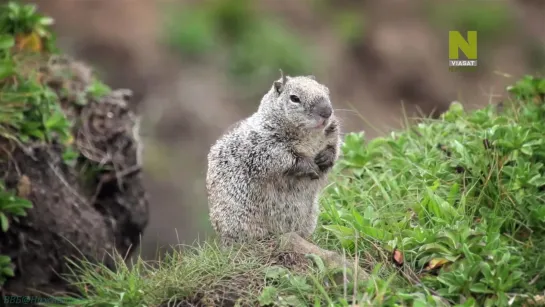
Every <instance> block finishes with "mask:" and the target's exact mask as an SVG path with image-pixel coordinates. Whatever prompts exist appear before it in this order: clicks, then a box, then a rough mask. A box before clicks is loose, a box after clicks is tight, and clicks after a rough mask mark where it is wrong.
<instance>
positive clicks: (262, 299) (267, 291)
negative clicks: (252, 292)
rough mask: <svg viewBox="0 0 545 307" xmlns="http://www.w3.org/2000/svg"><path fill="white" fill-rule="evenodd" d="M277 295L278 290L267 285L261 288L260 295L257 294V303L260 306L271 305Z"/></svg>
mask: <svg viewBox="0 0 545 307" xmlns="http://www.w3.org/2000/svg"><path fill="white" fill-rule="evenodd" d="M277 297H278V290H277V289H276V288H275V287H270V286H267V287H265V288H263V291H261V295H260V296H259V299H258V300H259V304H260V305H261V306H266V305H272V304H274V303H275V302H276V298H277Z"/></svg>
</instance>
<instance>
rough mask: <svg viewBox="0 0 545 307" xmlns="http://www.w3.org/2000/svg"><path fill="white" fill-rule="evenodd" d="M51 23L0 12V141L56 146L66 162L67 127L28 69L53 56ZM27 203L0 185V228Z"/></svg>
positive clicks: (7, 268)
mask: <svg viewBox="0 0 545 307" xmlns="http://www.w3.org/2000/svg"><path fill="white" fill-rule="evenodd" d="M52 22H53V20H52V19H51V18H49V17H44V16H42V15H40V14H38V13H37V12H36V8H35V6H33V5H22V4H19V3H17V2H9V3H8V4H6V5H4V6H2V7H1V8H0V87H1V92H0V138H1V139H2V140H3V141H6V142H12V143H15V144H16V145H17V146H19V147H21V148H26V147H27V146H29V145H30V144H32V145H36V144H40V143H51V142H58V143H60V144H62V145H65V148H66V153H65V155H64V157H65V158H66V162H67V163H69V162H71V161H73V159H74V158H75V156H76V155H74V151H73V149H72V148H71V144H72V141H73V140H72V133H71V128H72V124H71V123H70V122H69V121H68V119H67V118H66V116H65V114H64V112H63V110H62V109H61V106H60V104H59V103H58V100H59V98H58V96H57V95H56V94H55V92H53V90H51V89H50V88H49V87H47V86H45V85H44V84H43V83H42V74H41V72H40V71H39V70H38V67H36V66H35V64H34V63H36V62H40V60H42V59H43V58H44V57H47V55H48V54H49V52H53V51H54V50H55V48H54V44H53V42H54V37H53V35H52V34H51V33H50V32H49V31H48V28H47V27H48V26H49V25H51V24H52ZM29 208H32V203H31V202H30V201H28V200H26V199H24V198H22V197H17V196H16V195H14V194H13V193H12V192H9V191H7V190H6V187H5V186H4V185H3V184H0V226H1V229H2V231H3V232H6V231H8V229H9V226H10V221H16V222H17V221H18V218H19V217H24V216H26V209H29ZM10 261H11V260H10V258H9V257H7V256H0V283H3V282H5V280H6V278H7V277H11V276H13V274H14V272H13V269H12V268H11V263H10Z"/></svg>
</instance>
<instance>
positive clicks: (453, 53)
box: [448, 31, 477, 60]
mask: <svg viewBox="0 0 545 307" xmlns="http://www.w3.org/2000/svg"><path fill="white" fill-rule="evenodd" d="M459 51H462V53H463V54H464V55H465V56H466V58H467V60H477V31H467V40H465V38H464V37H463V36H462V34H460V32H459V31H449V32H448V58H449V59H450V60H460V53H459Z"/></svg>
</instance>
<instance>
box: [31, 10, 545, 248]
mask: <svg viewBox="0 0 545 307" xmlns="http://www.w3.org/2000/svg"><path fill="white" fill-rule="evenodd" d="M28 2H34V3H36V4H37V5H38V8H39V10H41V11H42V12H43V13H46V14H48V15H50V16H52V17H53V18H55V20H56V25H55V30H56V32H57V35H58V43H59V46H60V47H61V49H62V50H63V51H64V52H66V53H68V54H71V55H73V56H75V57H77V58H79V59H81V60H84V61H87V62H88V63H90V64H92V65H94V66H95V67H96V70H97V72H98V73H99V74H100V75H101V76H102V77H103V78H104V79H105V80H106V82H107V83H109V84H110V85H111V86H112V87H127V88H130V89H132V90H133V91H134V92H135V93H136V99H135V101H134V103H135V105H134V106H135V108H137V109H138V110H139V112H141V114H142V115H143V131H142V137H143V139H144V141H145V146H146V148H145V152H144V155H145V173H146V178H147V185H148V189H149V192H150V194H151V196H150V211H151V217H150V224H149V226H148V228H147V230H146V233H145V236H144V238H143V244H142V253H143V255H144V256H145V257H147V258H152V257H154V256H155V255H156V251H157V250H158V248H160V247H166V246H168V245H169V244H176V243H188V244H190V243H193V242H194V240H196V239H202V238H204V237H206V236H208V235H211V234H212V232H211V231H210V227H209V223H208V216H207V212H208V208H207V204H206V198H205V195H206V191H205V186H204V178H205V171H206V154H207V151H208V148H209V146H210V145H211V144H212V142H214V140H215V139H217V138H218V137H219V136H220V134H221V133H222V130H223V129H225V128H226V127H227V126H229V125H231V124H232V123H233V122H235V121H236V120H239V119H241V118H243V117H245V116H248V115H249V114H251V113H252V112H253V111H254V110H255V109H256V107H257V104H258V103H259V99H260V97H261V95H262V94H263V93H265V92H266V91H267V90H268V88H269V87H270V85H271V83H272V81H273V80H274V79H276V78H278V76H279V72H278V69H279V68H282V69H283V70H284V72H286V73H287V74H290V75H296V74H314V75H316V76H317V78H318V80H319V81H321V82H323V83H325V84H326V85H328V86H329V87H330V89H331V92H332V97H333V100H334V103H335V104H336V108H337V109H338V111H337V112H338V115H339V116H340V117H341V118H342V120H343V126H344V130H345V131H359V130H365V133H366V135H367V136H368V137H375V136H378V135H383V134H385V133H387V132H388V131H389V130H391V129H395V128H398V127H400V126H401V123H402V117H403V112H406V114H407V115H408V116H415V115H417V112H418V110H420V112H421V113H423V114H425V115H429V114H431V113H432V112H434V111H435V114H437V113H440V112H441V111H444V110H445V108H447V107H448V105H449V103H450V102H451V101H453V100H458V101H460V102H462V103H463V104H464V105H466V106H467V107H468V108H474V107H476V106H479V105H482V104H485V103H488V102H497V101H498V100H499V99H501V95H502V94H503V93H504V89H505V86H506V85H508V84H511V83H512V82H514V81H515V80H516V78H518V77H520V76H521V75H523V74H538V73H539V72H543V71H544V67H545V1H543V0H509V1H508V0H505V1H503V0H494V1H492V0H489V1H485V0H481V1H476V0H472V1H437V0H429V1H426V0H359V1H356V0H336V1H333V0H297V1H294V0H260V1H251V0H223V1H222V0H211V1H181V0H156V1H154V0H113V1H112V0H34V1H28ZM449 30H459V31H466V30H477V31H478V46H479V49H478V52H479V58H478V60H479V66H478V70H477V71H476V72H449V70H448V64H447V61H448V31H449Z"/></svg>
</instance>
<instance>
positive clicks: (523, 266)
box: [316, 76, 545, 306]
mask: <svg viewBox="0 0 545 307" xmlns="http://www.w3.org/2000/svg"><path fill="white" fill-rule="evenodd" d="M508 90H509V93H510V94H511V97H510V99H509V100H506V101H505V102H504V103H503V104H502V105H500V106H493V105H489V106H487V107H485V108H483V109H480V110H477V111H474V112H472V113H469V114H468V113H466V112H465V111H464V109H463V107H462V106H461V105H460V104H458V103H453V104H452V106H451V108H450V109H449V111H448V112H446V113H444V114H443V115H442V116H441V119H440V120H423V121H422V122H421V123H420V124H418V125H416V126H413V127H409V128H408V129H407V130H406V131H403V132H394V133H392V134H391V136H389V137H384V138H376V139H373V140H371V141H366V140H365V136H364V134H363V133H351V134H348V135H347V136H346V138H345V142H344V144H343V146H342V154H343V158H342V159H341V161H340V162H339V163H338V165H337V168H336V175H335V177H334V184H332V185H331V186H330V187H329V188H328V189H327V191H326V193H325V195H324V197H323V198H322V206H323V211H322V214H321V217H320V221H321V224H322V225H323V226H322V228H321V229H320V230H319V231H318V233H317V235H316V240H318V241H319V242H322V244H323V245H325V246H328V247H330V248H336V249H341V248H342V249H345V250H347V251H349V252H351V253H352V254H358V253H363V252H365V251H369V250H374V252H372V254H373V255H374V256H373V257H374V258H379V257H380V253H385V252H386V253H392V252H395V251H397V252H398V253H401V255H403V256H404V257H403V258H404V263H403V265H404V266H405V268H406V269H408V270H409V271H410V272H413V273H411V274H410V275H411V276H413V277H411V278H409V277H407V275H404V278H406V279H408V281H410V282H411V283H415V282H416V281H418V282H417V284H421V285H424V286H425V287H426V288H427V289H430V291H435V293H437V294H438V295H439V296H441V297H443V298H444V299H446V300H448V301H449V302H450V304H453V305H454V304H465V305H467V306H471V305H472V304H477V305H479V306H507V304H508V302H513V301H517V302H521V301H522V300H523V299H522V297H524V296H530V297H531V296H532V295H534V296H535V295H538V293H540V292H542V291H543V290H544V289H545V283H543V282H536V281H537V280H538V279H536V278H537V277H538V276H541V274H543V273H545V272H544V271H543V266H544V265H545V262H544V259H543V258H542V257H541V252H540V250H541V249H542V248H544V247H545V245H544V243H543V242H544V241H543V237H544V236H545V209H544V208H545V207H544V206H543V199H545V177H543V166H544V163H545V143H544V142H543V137H542V136H543V133H544V132H545V124H544V123H543V121H542V118H543V117H544V116H545V104H544V99H543V97H544V94H545V79H543V78H538V77H531V76H526V77H524V78H523V79H521V80H520V81H518V82H517V83H515V84H514V85H513V86H511V87H509V88H508ZM331 234H333V235H334V236H333V237H332V236H331ZM358 238H361V239H358ZM377 247H378V248H379V249H378V250H377ZM368 253H369V252H368ZM415 276H417V277H415ZM517 295H518V296H517ZM464 302H465V303H464Z"/></svg>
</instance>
